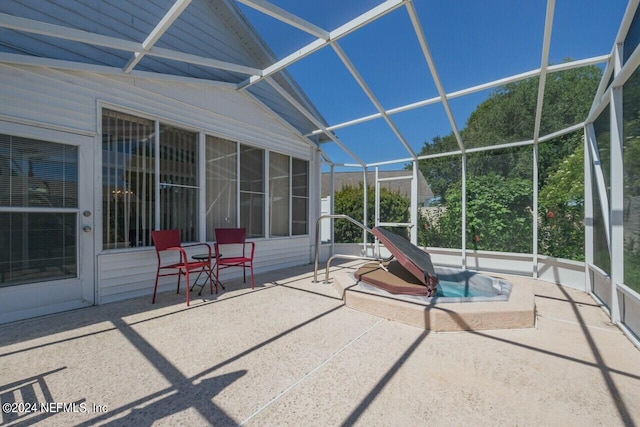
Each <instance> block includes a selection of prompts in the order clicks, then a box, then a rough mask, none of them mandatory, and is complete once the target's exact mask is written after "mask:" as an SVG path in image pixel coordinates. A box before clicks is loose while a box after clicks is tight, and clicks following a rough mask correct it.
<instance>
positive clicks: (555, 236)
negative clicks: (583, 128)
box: [538, 145, 584, 261]
mask: <svg viewBox="0 0 640 427" xmlns="http://www.w3.org/2000/svg"><path fill="white" fill-rule="evenodd" d="M538 209H539V211H538V218H539V225H538V250H539V251H540V253H541V254H544V255H551V256H554V257H558V258H568V259H574V260H577V261H583V260H584V150H583V148H582V145H578V146H577V147H576V149H575V150H574V152H573V153H572V154H570V155H569V156H567V158H565V159H564V160H563V161H562V162H561V164H560V165H559V167H558V168H557V169H556V171H555V172H554V173H553V174H552V175H551V176H549V178H548V179H547V182H546V183H545V185H544V187H543V188H542V189H541V190H540V192H539V193H538Z"/></svg>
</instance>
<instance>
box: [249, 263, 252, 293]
mask: <svg viewBox="0 0 640 427" xmlns="http://www.w3.org/2000/svg"><path fill="white" fill-rule="evenodd" d="M249 267H250V268H251V289H253V262H251V263H250V264H249Z"/></svg>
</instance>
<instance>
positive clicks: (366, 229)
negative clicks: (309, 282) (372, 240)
mask: <svg viewBox="0 0 640 427" xmlns="http://www.w3.org/2000/svg"><path fill="white" fill-rule="evenodd" d="M325 218H332V219H346V220H347V221H349V222H351V223H352V224H355V225H357V226H358V227H360V228H361V229H363V230H364V231H366V232H367V233H370V234H373V233H372V232H371V229H370V228H369V227H367V226H366V225H364V224H362V223H360V222H358V221H356V220H355V219H353V218H351V217H350V216H348V215H343V214H335V215H321V216H320V218H318V221H316V253H315V260H314V266H313V281H314V283H317V282H318V257H319V254H320V221H322V220H323V219H325ZM338 256H340V255H333V256H332V257H330V258H329V260H328V261H327V270H326V273H325V282H328V281H329V264H330V263H331V260H332V259H333V258H336V257H338ZM341 256H342V257H345V258H347V259H362V260H371V261H378V260H380V258H371V257H358V256H357V255H341Z"/></svg>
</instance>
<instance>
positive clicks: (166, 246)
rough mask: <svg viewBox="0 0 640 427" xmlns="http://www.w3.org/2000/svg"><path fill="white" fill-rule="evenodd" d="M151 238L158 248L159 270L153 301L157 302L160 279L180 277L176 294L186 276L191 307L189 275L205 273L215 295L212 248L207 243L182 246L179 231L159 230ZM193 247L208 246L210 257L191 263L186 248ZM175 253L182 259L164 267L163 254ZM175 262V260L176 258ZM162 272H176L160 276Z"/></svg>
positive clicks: (153, 302)
mask: <svg viewBox="0 0 640 427" xmlns="http://www.w3.org/2000/svg"><path fill="white" fill-rule="evenodd" d="M151 238H152V239H153V244H154V246H155V248H156V255H157V256H158V270H157V271H156V284H155V286H154V288H153V301H152V302H151V303H152V304H155V302H156V292H157V290H158V279H159V278H160V277H164V276H176V275H177V276H178V289H177V291H176V293H180V279H181V278H182V276H183V275H184V276H185V280H186V285H187V306H188V305H189V293H190V291H191V289H190V288H189V273H190V272H200V273H202V272H203V273H205V274H206V275H207V277H208V278H209V284H210V286H211V294H213V280H212V274H213V271H212V270H211V246H209V245H208V244H207V243H194V244H190V245H184V246H183V245H182V244H181V242H180V232H179V231H178V230H157V231H152V232H151ZM193 246H206V247H207V251H208V253H209V257H208V259H206V260H198V261H189V258H187V253H186V251H185V250H184V248H188V247H193ZM168 251H175V252H177V253H178V254H179V256H180V258H179V260H178V262H172V263H170V264H166V265H162V259H161V256H160V253H161V252H168ZM174 260H175V258H174ZM161 270H176V271H174V272H172V273H164V274H160V271H161ZM205 284H206V282H205ZM216 292H218V285H217V284H216Z"/></svg>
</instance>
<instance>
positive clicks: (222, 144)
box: [205, 136, 238, 241]
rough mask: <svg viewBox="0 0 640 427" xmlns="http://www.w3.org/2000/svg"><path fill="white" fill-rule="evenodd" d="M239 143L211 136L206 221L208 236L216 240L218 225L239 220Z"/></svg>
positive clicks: (208, 141)
mask: <svg viewBox="0 0 640 427" xmlns="http://www.w3.org/2000/svg"><path fill="white" fill-rule="evenodd" d="M237 163H238V144H236V143H235V142H232V141H227V140H224V139H222V138H216V137H213V136H207V144H206V167H205V170H206V180H207V181H206V185H205V189H206V195H207V196H206V202H207V205H206V224H207V240H208V241H214V240H215V236H214V229H216V228H228V227H237V224H238V213H237V210H238V206H237V205H238V203H237V200H238V177H237V175H238V173H237Z"/></svg>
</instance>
